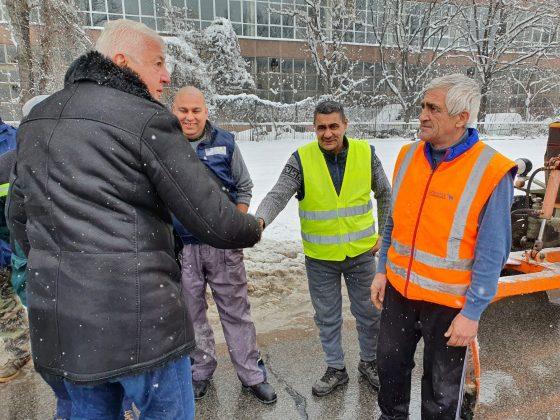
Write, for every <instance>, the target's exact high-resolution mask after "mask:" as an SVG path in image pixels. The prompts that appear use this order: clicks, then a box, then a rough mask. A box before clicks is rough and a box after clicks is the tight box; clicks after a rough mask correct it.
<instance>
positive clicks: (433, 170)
mask: <svg viewBox="0 0 560 420" xmlns="http://www.w3.org/2000/svg"><path fill="white" fill-rule="evenodd" d="M448 155H449V150H447V151H446V152H445V155H443V158H442V159H441V160H440V161H439V163H438V164H437V165H436V167H435V168H433V169H432V173H431V174H430V177H429V178H428V182H427V183H426V188H424V195H423V196H422V202H421V203H420V209H418V217H417V218H416V225H415V226H414V233H413V234H412V244H411V245H410V259H409V261H408V269H407V270H406V282H405V284H404V297H405V298H406V297H408V296H407V294H408V283H410V270H411V269H412V261H413V260H414V251H415V247H416V234H417V233H418V227H419V226H420V217H421V216H422V210H423V209H424V203H425V202H426V196H427V195H428V188H430V183H431V182H432V178H433V177H434V174H435V173H436V171H437V169H438V168H439V166H440V165H441V164H442V163H443V162H444V161H445V159H446V158H447V156H448ZM428 163H430V162H428Z"/></svg>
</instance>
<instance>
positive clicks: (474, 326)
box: [445, 314, 478, 347]
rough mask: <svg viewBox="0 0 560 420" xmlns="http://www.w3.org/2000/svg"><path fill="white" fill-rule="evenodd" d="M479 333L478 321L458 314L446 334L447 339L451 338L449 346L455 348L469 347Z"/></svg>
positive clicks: (448, 342)
mask: <svg viewBox="0 0 560 420" xmlns="http://www.w3.org/2000/svg"><path fill="white" fill-rule="evenodd" d="M477 333H478V321H473V320H471V319H469V318H467V317H466V316H463V315H461V314H458V315H457V316H456V317H455V319H454V320H453V321H452V322H451V325H450V326H449V329H448V330H447V332H446V333H445V337H447V338H449V340H448V341H447V345H448V346H454V347H465V346H468V345H469V344H470V343H471V342H472V341H473V340H474V339H475V338H476V334H477Z"/></svg>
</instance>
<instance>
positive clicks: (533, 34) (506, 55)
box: [456, 0, 560, 119]
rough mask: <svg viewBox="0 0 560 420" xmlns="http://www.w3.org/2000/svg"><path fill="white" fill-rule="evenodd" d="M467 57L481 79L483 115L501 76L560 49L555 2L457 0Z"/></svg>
mask: <svg viewBox="0 0 560 420" xmlns="http://www.w3.org/2000/svg"><path fill="white" fill-rule="evenodd" d="M456 3H457V6H458V7H460V10H461V22H463V26H464V42H465V48H464V51H465V52H464V53H463V56H465V57H467V59H468V60H469V61H470V63H471V65H472V66H473V67H474V69H475V71H476V74H477V76H478V78H479V79H480V84H481V90H482V95H483V96H482V103H481V107H480V117H481V119H482V118H484V116H485V115H486V108H487V103H488V96H489V95H490V94H491V91H492V87H493V86H494V85H496V84H497V82H498V80H499V79H500V78H504V77H505V76H506V75H507V74H508V73H509V72H510V71H511V70H512V69H514V68H515V67H517V66H519V65H522V64H523V63H525V62H527V61H528V60H530V59H532V58H534V57H536V56H537V55H539V54H542V53H544V52H547V51H550V50H551V49H553V48H557V47H558V45H559V43H558V28H559V24H560V17H559V15H558V10H557V8H558V4H557V2H552V1H534V2H533V1H526V0H486V1H480V0H466V1H465V0H456Z"/></svg>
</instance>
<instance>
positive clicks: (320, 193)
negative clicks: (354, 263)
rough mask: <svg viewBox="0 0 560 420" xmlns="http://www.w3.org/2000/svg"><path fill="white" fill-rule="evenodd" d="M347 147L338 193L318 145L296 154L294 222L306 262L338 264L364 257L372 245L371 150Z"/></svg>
mask: <svg viewBox="0 0 560 420" xmlns="http://www.w3.org/2000/svg"><path fill="white" fill-rule="evenodd" d="M348 144H349V145H348V152H347V162H346V168H345V172H344V178H343V180H342V185H341V188H340V192H339V193H337V192H336V190H335V188H334V184H333V182H332V179H331V175H330V172H329V168H328V166H327V162H326V161H325V156H324V155H323V152H322V151H321V149H320V148H319V145H318V142H316V141H315V142H313V143H309V144H307V145H305V146H302V147H300V148H299V149H298V153H299V157H300V161H301V165H302V172H303V178H304V179H303V183H304V190H305V196H304V198H303V199H302V200H301V201H300V202H299V217H300V223H301V237H302V240H303V250H304V252H305V255H306V256H308V257H311V258H316V259H321V260H327V261H343V260H344V259H345V258H346V257H355V256H357V255H360V254H363V253H364V252H367V251H368V250H370V249H371V248H372V247H373V246H374V245H375V242H376V240H377V235H376V233H375V219H374V218H373V203H372V202H371V177H372V174H371V146H370V145H369V144H368V143H367V142H365V141H362V140H353V139H348Z"/></svg>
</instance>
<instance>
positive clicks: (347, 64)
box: [271, 0, 364, 100]
mask: <svg viewBox="0 0 560 420" xmlns="http://www.w3.org/2000/svg"><path fill="white" fill-rule="evenodd" d="M298 4H301V5H306V6H307V7H306V10H305V11H304V10H303V9H302V8H293V7H282V8H274V7H272V8H271V12H275V13H279V14H281V15H284V16H288V17H291V18H293V19H296V20H297V21H298V22H299V26H301V27H303V28H305V31H306V42H307V47H308V50H309V53H310V54H311V58H312V60H313V64H314V66H315V69H316V71H317V75H318V76H319V80H320V83H321V89H322V93H323V94H326V95H330V96H332V97H334V98H336V99H340V100H342V99H344V98H346V97H348V95H349V94H352V93H353V91H354V89H355V88H356V87H358V86H359V85H360V84H361V83H363V82H364V80H362V79H359V80H355V79H354V78H353V70H354V67H355V63H354V62H353V61H352V60H350V59H349V57H348V51H347V45H346V39H347V37H348V35H349V34H350V32H351V31H352V30H353V28H354V23H355V21H356V0H331V2H330V5H329V7H324V6H325V1H324V0H301V1H300V2H299V3H298Z"/></svg>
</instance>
